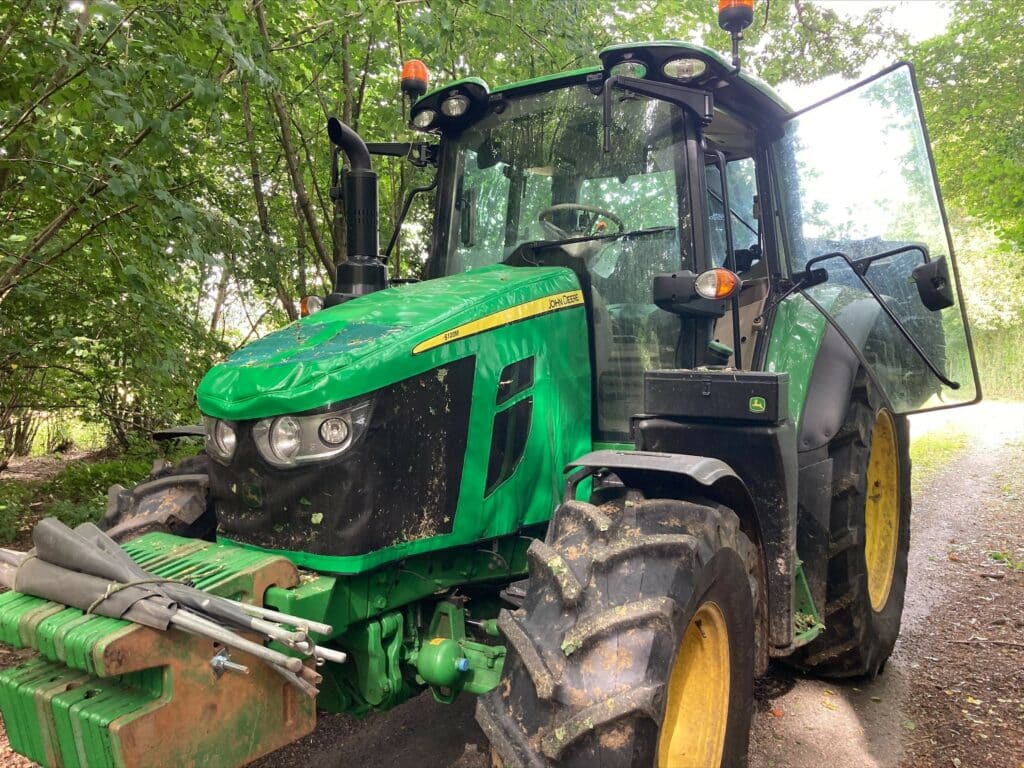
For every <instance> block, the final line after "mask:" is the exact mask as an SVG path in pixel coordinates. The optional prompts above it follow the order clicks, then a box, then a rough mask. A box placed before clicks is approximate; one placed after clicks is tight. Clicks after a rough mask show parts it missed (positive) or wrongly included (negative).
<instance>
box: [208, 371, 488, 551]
mask: <svg viewBox="0 0 1024 768" xmlns="http://www.w3.org/2000/svg"><path fill="white" fill-rule="evenodd" d="M474 368H475V358H472V357H468V358H463V359H462V360H458V361H456V362H454V363H450V364H449V365H446V366H443V367H441V368H436V369H434V370H431V371H427V372H426V373H423V374H421V375H419V376H415V377H413V378H410V379H406V380H404V381H401V382H399V383H397V384H393V385H391V386H389V387H385V388H383V389H380V390H378V391H377V392H375V393H373V394H372V397H373V400H374V405H373V413H372V415H371V417H370V425H369V427H368V429H367V431H366V433H365V434H364V435H363V436H362V438H361V439H360V440H359V441H358V442H357V443H355V444H354V445H352V446H351V447H350V448H349V449H348V450H347V451H346V452H345V453H343V454H342V455H341V456H339V457H337V458H334V459H328V460H327V461H324V462H322V463H313V464H304V465H300V466H298V467H294V468H289V469H278V468H276V467H272V466H270V465H269V464H267V463H266V462H265V461H264V460H263V459H262V457H261V456H260V455H259V453H258V451H257V450H256V446H255V443H254V442H253V437H252V427H253V424H254V423H255V422H251V421H250V422H241V423H239V424H238V425H237V433H238V449H237V450H236V452H235V456H234V457H233V459H232V461H231V463H230V465H228V466H224V465H220V464H217V463H216V462H211V465H212V467H211V477H210V487H211V493H212V494H213V498H214V503H215V505H216V509H217V517H218V521H219V532H220V533H221V534H222V535H224V536H227V537H228V538H231V539H234V540H236V541H241V542H245V543H248V544H255V545H257V546H260V547H266V548H268V549H282V550H289V551H297V552H308V553H311V554H321V555H335V556H347V555H362V554H366V553H368V552H372V551H374V550H377V549H382V548H384V547H389V546H392V545H395V544H400V543H402V542H406V541H413V540H415V539H422V538H428V537H431V536H438V535H441V534H445V533H450V532H451V530H452V526H453V523H454V520H455V509H456V506H457V504H458V494H459V486H460V484H461V481H462V466H463V462H464V459H465V452H466V438H467V433H468V429H469V411H470V405H471V401H472V391H473V373H474ZM366 399H367V398H366V396H363V397H360V398H359V400H358V402H363V401H365V400H366ZM354 402H356V401H353V403H354ZM340 407H344V404H339V403H333V404H331V406H330V408H325V409H324V410H325V411H326V410H337V409H339V408H340Z"/></svg>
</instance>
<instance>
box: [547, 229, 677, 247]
mask: <svg viewBox="0 0 1024 768" xmlns="http://www.w3.org/2000/svg"><path fill="white" fill-rule="evenodd" d="M673 231H675V226H674V225H666V226H664V227H648V228H646V229H629V230H626V231H624V232H610V233H608V234H605V235H578V236H576V237H568V238H566V239H565V240H539V241H538V243H540V244H541V247H547V246H555V245H572V244H573V243H585V242H588V241H590V240H619V239H621V238H625V237H634V236H637V235H652V234H657V233H659V232H673Z"/></svg>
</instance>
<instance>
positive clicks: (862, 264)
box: [850, 245, 931, 275]
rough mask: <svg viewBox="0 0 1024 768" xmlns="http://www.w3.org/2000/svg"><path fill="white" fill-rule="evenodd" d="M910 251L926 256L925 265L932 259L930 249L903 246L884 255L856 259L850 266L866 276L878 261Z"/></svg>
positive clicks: (877, 254)
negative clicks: (929, 253)
mask: <svg viewBox="0 0 1024 768" xmlns="http://www.w3.org/2000/svg"><path fill="white" fill-rule="evenodd" d="M910 251H918V252H919V253H920V254H921V255H922V256H924V263H925V264H927V263H928V262H930V261H931V257H930V256H929V255H928V249H927V248H926V247H925V246H923V245H902V246H900V247H899V248H893V249H892V250H891V251H884V252H883V253H875V254H872V255H871V256H865V257H864V258H863V259H855V260H853V261H852V262H850V266H852V267H853V268H854V270H856V271H857V273H858V274H861V275H866V274H867V273H868V268H869V267H870V266H871V265H872V264H874V263H875V262H876V261H881V260H882V259H888V258H889V257H890V256H899V255H900V254H901V253H909V252H910Z"/></svg>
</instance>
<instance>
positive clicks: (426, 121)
mask: <svg viewBox="0 0 1024 768" xmlns="http://www.w3.org/2000/svg"><path fill="white" fill-rule="evenodd" d="M435 117H437V112H435V111H434V110H432V109H424V110H423V111H422V112H417V113H416V114H415V115H413V118H412V126H413V128H418V129H420V130H421V131H425V130H426V129H427V128H429V127H430V126H431V125H433V124H434V118H435Z"/></svg>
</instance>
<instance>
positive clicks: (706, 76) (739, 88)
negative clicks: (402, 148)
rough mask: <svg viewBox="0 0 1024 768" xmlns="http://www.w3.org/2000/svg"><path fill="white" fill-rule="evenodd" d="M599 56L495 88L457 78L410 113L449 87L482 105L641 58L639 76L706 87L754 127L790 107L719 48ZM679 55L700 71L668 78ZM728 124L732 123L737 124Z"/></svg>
mask: <svg viewBox="0 0 1024 768" xmlns="http://www.w3.org/2000/svg"><path fill="white" fill-rule="evenodd" d="M599 57H600V59H601V65H600V66H592V67H585V68H582V69H574V70H570V71H566V72H559V73H555V74H550V75H543V76H541V77H534V78H531V79H529V80H520V81H518V82H514V83H508V84H506V85H500V86H498V87H496V88H490V87H489V86H488V85H487V83H486V82H484V81H483V80H481V79H480V78H476V77H469V78H464V79H462V80H457V81H455V82H452V83H448V84H447V85H444V86H442V87H440V88H436V89H434V90H433V91H431V92H429V93H427V94H426V95H424V96H423V97H422V98H420V99H419V100H418V101H417V102H416V104H415V105H414V106H413V110H412V114H413V116H415V114H416V113H418V112H420V111H422V110H424V109H427V108H432V109H435V110H437V108H438V106H439V105H440V103H441V102H442V101H443V100H444V99H445V98H447V97H448V96H449V95H451V94H454V93H462V94H464V95H468V96H470V98H471V99H472V100H473V102H474V103H476V104H479V106H480V107H481V108H483V107H484V106H485V105H486V103H487V102H488V101H489V100H491V97H492V95H496V94H502V95H503V96H518V95H526V94H528V93H531V92H537V91H544V90H551V89H552V88H558V87H562V86H565V85H570V84H572V83H575V82H587V80H588V79H589V78H592V77H593V76H595V75H598V74H603V75H604V76H608V75H610V74H612V71H613V70H614V69H615V68H617V67H619V66H620V65H622V64H626V63H627V62H629V63H639V64H641V65H642V66H643V67H644V70H645V75H644V76H645V77H647V78H649V79H653V80H660V81H663V82H673V83H676V84H678V85H684V86H686V87H696V88H700V89H702V90H709V91H711V92H712V94H713V95H714V99H715V105H716V113H720V112H721V111H723V110H724V112H726V113H728V115H729V116H731V118H732V119H728V118H726V115H722V118H723V119H726V122H730V123H735V122H736V120H735V118H739V120H740V121H741V122H743V123H747V124H749V125H751V126H753V127H754V128H763V127H765V126H767V125H771V124H774V123H777V122H779V121H780V120H782V119H784V118H785V117H786V116H788V115H789V114H790V113H791V112H792V110H791V108H790V107H789V105H788V104H786V102H785V101H783V99H782V98H781V97H780V96H779V95H778V94H777V93H776V92H775V91H774V90H773V89H772V88H771V87H770V86H768V85H767V84H766V83H764V82H763V81H761V80H759V79H758V78H756V77H753V76H752V75H748V74H747V73H746V72H744V71H742V70H740V71H738V72H737V71H736V68H735V67H733V66H732V65H731V64H730V63H729V62H727V61H726V60H725V59H724V58H723V57H722V55H721V54H719V53H718V52H717V51H714V50H712V49H710V48H706V47H704V46H702V45H695V44H693V43H687V42H682V41H678V40H658V41H653V42H646V43H624V44H620V45H613V46H609V47H607V48H605V49H603V50H602V51H601V52H600V54H599ZM680 58H688V59H696V60H699V61H701V62H703V63H704V65H705V70H704V72H703V73H702V74H701V75H699V76H697V77H694V78H692V79H690V80H687V81H680V80H678V79H676V80H673V79H672V78H670V77H669V76H667V75H665V73H664V66H665V64H666V63H667V62H669V61H672V60H675V59H680ZM475 111H476V110H472V109H471V110H470V112H469V113H467V114H466V115H465V118H466V119H468V120H473V119H474V118H475V117H476V115H475V114H473V113H474V112H475ZM437 122H438V123H439V124H438V125H433V126H431V127H430V128H429V129H428V130H438V129H440V130H444V129H445V127H446V125H445V124H444V123H445V122H447V121H445V119H444V118H443V116H442V117H440V119H439V120H438V121H437ZM452 122H453V123H462V122H464V121H463V120H462V119H458V120H453V121H452ZM715 122H719V120H718V114H716V121H715ZM452 127H454V125H453V126H452ZM722 127H726V126H724V125H723V126H722ZM731 127H732V128H735V127H736V126H731ZM714 128H715V126H714V124H713V125H712V126H710V127H709V134H710V135H713V134H714V133H715V131H714ZM730 132H731V131H730Z"/></svg>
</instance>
